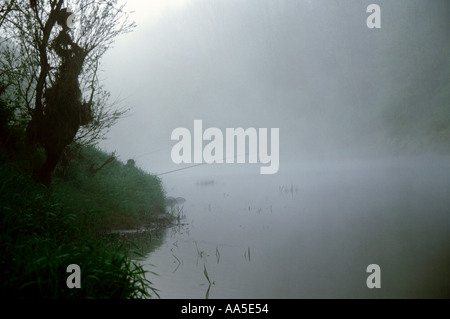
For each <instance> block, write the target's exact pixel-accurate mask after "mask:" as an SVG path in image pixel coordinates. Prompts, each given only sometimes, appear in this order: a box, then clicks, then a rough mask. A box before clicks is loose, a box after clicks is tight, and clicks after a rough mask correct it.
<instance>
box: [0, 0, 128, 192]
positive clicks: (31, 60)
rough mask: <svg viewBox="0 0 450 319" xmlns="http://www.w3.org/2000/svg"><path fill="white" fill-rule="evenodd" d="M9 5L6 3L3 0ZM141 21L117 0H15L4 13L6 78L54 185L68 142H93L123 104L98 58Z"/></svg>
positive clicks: (41, 172)
mask: <svg viewBox="0 0 450 319" xmlns="http://www.w3.org/2000/svg"><path fill="white" fill-rule="evenodd" d="M2 7H3V5H2ZM134 27H135V24H134V23H133V22H131V21H130V20H129V13H128V12H126V11H125V10H124V5H123V4H119V3H118V0H111V1H102V0H66V1H64V0H10V1H8V2H7V3H6V4H5V5H4V10H2V15H1V25H0V41H1V46H2V56H1V60H0V63H1V71H0V76H1V81H2V83H3V85H4V86H6V87H7V92H8V94H9V95H10V96H11V98H12V99H14V100H15V101H17V105H18V106H17V109H16V114H18V115H20V116H21V118H22V119H25V121H26V122H27V129H26V135H27V141H28V143H29V145H39V146H41V147H43V148H44V149H45V153H46V159H45V162H44V164H43V165H42V166H40V167H38V168H36V170H35V171H34V174H33V176H34V178H35V179H36V180H37V181H39V182H41V183H43V184H46V185H48V184H49V183H50V176H51V173H52V171H53V170H54V168H55V166H56V164H57V163H58V161H59V160H60V158H61V156H62V154H63V152H64V149H65V148H66V146H67V145H69V144H70V143H72V142H74V141H77V142H79V143H83V144H89V143H94V142H95V141H98V140H99V139H100V138H102V137H103V136H104V134H105V133H106V132H107V129H108V128H110V127H111V126H112V125H113V124H114V123H115V122H116V121H117V120H118V119H119V118H120V117H121V116H122V115H123V114H124V113H125V112H126V110H125V109H123V108H119V107H117V103H116V102H112V103H111V102H110V94H109V92H107V91H106V90H105V89H104V88H103V86H102V85H101V84H100V82H99V78H98V71H99V63H100V60H101V58H102V56H103V55H104V54H105V52H106V51H107V50H108V49H109V48H110V47H111V46H112V44H113V41H114V39H115V38H116V37H117V36H118V35H120V34H122V33H127V32H130V31H131V30H132V29H133V28H134Z"/></svg>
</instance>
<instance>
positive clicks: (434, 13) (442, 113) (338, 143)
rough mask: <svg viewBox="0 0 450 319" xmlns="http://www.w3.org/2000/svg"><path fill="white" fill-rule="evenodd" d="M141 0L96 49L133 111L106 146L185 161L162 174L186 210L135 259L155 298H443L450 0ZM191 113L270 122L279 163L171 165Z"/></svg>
mask: <svg viewBox="0 0 450 319" xmlns="http://www.w3.org/2000/svg"><path fill="white" fill-rule="evenodd" d="M145 3H146V4H143V2H139V1H130V5H131V6H132V8H134V9H136V10H137V23H138V28H137V30H136V32H133V33H132V34H130V35H127V36H126V37H124V38H123V40H120V41H118V42H117V46H116V48H115V49H114V54H111V55H110V56H109V57H107V59H106V61H105V62H106V63H105V68H106V69H108V79H106V84H107V86H108V88H110V89H111V90H112V91H113V93H117V94H119V92H120V94H122V97H125V98H126V101H127V103H129V104H130V105H131V106H132V112H131V114H130V115H129V116H128V117H127V118H125V119H123V120H121V121H120V122H119V123H118V125H117V126H115V127H114V128H113V129H112V130H111V133H110V135H109V139H108V140H107V141H105V142H103V143H102V144H101V146H102V147H104V148H106V149H109V150H111V151H112V150H117V151H118V154H119V156H120V157H121V159H123V160H124V161H126V160H127V159H128V158H133V159H135V160H136V163H137V165H138V166H139V167H141V168H142V169H144V170H146V171H148V172H151V173H155V174H162V173H167V172H171V171H173V170H177V169H180V168H187V169H185V170H180V171H176V172H172V173H169V174H164V175H161V179H162V181H163V184H164V187H165V189H166V191H167V195H168V196H172V197H183V198H185V199H186V202H185V203H183V204H182V205H179V206H178V207H177V208H176V209H178V211H177V212H178V213H180V214H181V215H183V216H185V218H184V219H182V220H181V224H180V225H177V226H174V227H172V228H170V229H167V230H166V231H165V232H162V233H161V234H159V235H160V237H159V240H158V241H157V242H158V244H161V245H159V246H158V247H156V248H155V250H154V251H152V252H151V253H149V254H148V256H147V259H146V260H141V262H142V263H143V264H144V265H145V267H146V269H148V270H150V271H154V272H156V273H158V274H159V276H154V275H152V274H149V279H150V280H151V281H152V282H153V283H154V286H155V287H156V288H158V289H159V290H160V295H161V297H162V298H205V297H208V298H303V297H307V298H316V297H325V298H328V297H330V298H333V297H339V298H372V297H375V298H391V297H392V298H416V297H425V298H429V297H439V298H442V297H445V298H448V297H449V296H450V282H449V278H450V276H449V273H448V269H450V268H449V266H450V256H449V255H450V254H449V247H450V236H449V234H450V199H449V198H450V158H449V157H448V154H449V153H450V148H449V147H450V111H449V110H450V109H449V104H448V103H449V102H448V101H449V98H450V95H449V92H450V91H449V89H448V83H450V81H449V80H450V76H449V74H450V63H449V61H450V47H449V43H450V38H449V32H448V30H450V20H449V19H448V16H449V15H450V5H449V4H448V1H444V0H442V1H441V0H436V1H422V0H411V1H385V0H378V1H360V0H349V1H326V0H323V1H307V0H304V1H302V0H298V1H266V0H246V1H240V0H239V1H238V0H230V1H218V0H217V1H216V0H213V1H201V0H198V1H184V2H183V1H168V2H167V3H170V5H167V8H166V9H165V10H162V7H163V6H162V5H161V6H158V7H155V6H154V3H155V2H154V1H150V2H145ZM371 3H376V4H379V5H380V7H381V28H380V29H369V28H367V25H366V19H367V17H368V13H367V12H366V8H367V6H368V5H369V4H371ZM156 9H158V10H157V13H158V14H156V13H155V11H152V10H156ZM149 12H153V13H152V14H150V13H149ZM130 48H131V49H130ZM117 61H121V62H120V63H117ZM123 74H127V75H128V76H127V77H124V76H123ZM195 120H201V121H202V123H203V127H204V128H205V129H206V128H208V127H214V128H218V129H219V130H222V132H225V130H226V129H227V128H239V127H242V128H244V129H246V128H250V127H253V128H267V129H270V128H279V143H280V145H279V151H280V153H279V160H280V163H279V171H278V172H277V174H274V175H261V174H259V168H260V166H261V165H260V164H255V165H244V164H213V165H200V166H197V167H191V168H188V166H189V165H188V164H186V165H176V164H174V162H173V159H172V158H171V149H172V147H173V146H174V144H175V142H174V141H171V139H170V137H171V133H172V132H173V131H174V130H176V129H177V128H180V127H182V128H187V129H189V130H191V132H193V126H194V121H195ZM206 144H207V142H206V141H205V142H204V143H203V147H204V146H205V145H206ZM446 154H447V155H446ZM224 156H226V154H224ZM370 264H377V265H379V266H380V268H381V289H369V288H368V287H367V285H366V279H367V277H368V276H369V273H367V272H366V268H367V266H368V265H370ZM151 265H154V266H151Z"/></svg>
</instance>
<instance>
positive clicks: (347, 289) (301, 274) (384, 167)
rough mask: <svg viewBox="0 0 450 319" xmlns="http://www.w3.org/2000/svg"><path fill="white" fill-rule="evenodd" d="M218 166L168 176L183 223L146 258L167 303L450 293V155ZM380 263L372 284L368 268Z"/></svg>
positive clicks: (168, 231) (167, 233) (440, 295)
mask: <svg viewBox="0 0 450 319" xmlns="http://www.w3.org/2000/svg"><path fill="white" fill-rule="evenodd" d="M282 168H284V169H283V170H280V172H279V174H276V175H259V173H258V172H259V168H258V167H256V166H254V167H252V168H250V169H249V167H247V166H245V167H244V166H239V165H211V166H207V165H206V166H201V167H197V168H193V169H191V170H186V171H180V172H178V173H176V174H171V175H166V176H164V178H163V183H164V185H165V187H166V189H167V192H168V195H170V196H173V197H179V196H182V197H184V198H185V199H186V202H185V203H183V205H181V207H180V212H181V213H182V215H185V218H184V219H183V220H182V221H181V225H178V226H175V227H171V228H169V229H166V230H165V231H160V232H161V233H160V234H159V238H160V241H161V243H158V244H160V245H159V247H158V248H156V249H155V250H154V251H152V252H151V253H149V254H147V256H146V258H145V259H144V260H141V261H140V262H141V263H143V264H144V268H145V269H147V270H150V271H152V272H155V273H157V274H158V276H156V275H155V274H151V273H149V274H148V279H149V280H150V281H151V282H153V284H154V286H155V287H156V288H157V289H159V294H160V296H161V298H429V297H434V298H436V297H438V298H448V297H450V281H449V278H450V276H449V269H450V249H449V248H450V236H449V234H450V160H449V158H430V157H420V158H412V159H411V158H397V159H379V160H347V161H314V162H312V161H311V162H304V163H298V164H296V165H291V166H290V167H286V165H285V166H283V167H282ZM370 264H378V265H379V266H380V267H381V288H380V289H369V288H368V287H367V286H366V279H367V277H368V276H369V274H368V273H367V272H366V268H367V266H368V265H370Z"/></svg>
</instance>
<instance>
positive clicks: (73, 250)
mask: <svg viewBox="0 0 450 319" xmlns="http://www.w3.org/2000/svg"><path fill="white" fill-rule="evenodd" d="M82 156H83V158H81V159H79V160H77V161H74V162H73V163H72V164H71V167H70V170H69V172H70V173H69V177H68V178H66V179H62V178H59V179H58V178H56V179H55V180H54V183H53V185H52V190H51V191H50V190H48V189H46V188H44V187H42V186H39V185H37V184H35V183H34V182H33V181H32V180H30V179H29V178H28V177H27V176H25V175H23V174H22V173H20V172H18V171H16V170H15V168H13V167H12V166H11V165H10V164H8V163H7V162H6V161H5V160H4V159H3V158H2V159H0V256H1V257H0V258H1V259H0V285H1V292H0V294H1V297H3V298H97V299H102V298H145V297H150V292H151V291H153V292H155V290H154V288H153V287H152V284H151V283H150V282H149V281H148V280H147V279H145V274H144V270H143V268H142V267H141V266H140V265H138V264H136V263H134V262H133V261H131V259H130V258H129V257H128V256H127V253H126V252H125V251H122V250H120V249H118V248H117V244H116V243H111V242H109V241H108V240H106V238H105V239H103V238H102V236H101V233H102V231H104V230H105V229H106V226H105V224H108V223H110V224H111V225H113V224H114V223H116V224H117V225H116V226H118V225H119V224H120V221H121V220H125V221H127V222H130V223H137V222H138V221H141V222H142V221H143V220H145V221H149V220H151V219H152V218H153V219H154V218H155V216H163V215H162V213H163V212H164V202H165V197H164V193H163V190H162V188H161V185H160V182H159V180H158V179H157V178H156V177H153V176H150V175H148V174H145V172H143V171H141V170H139V169H137V168H135V167H127V166H126V165H124V164H122V163H120V162H118V161H114V162H112V163H111V164H109V165H108V166H107V167H105V168H103V169H102V170H100V171H98V172H97V173H96V174H95V175H90V174H89V173H88V170H86V166H87V165H90V164H91V162H88V161H95V160H97V161H101V160H102V157H104V156H107V155H106V154H104V153H101V152H99V151H97V150H95V149H90V150H85V153H84V154H83V155H82ZM96 157H97V158H96ZM88 163H89V164H88ZM94 164H95V163H94ZM108 216H116V217H110V220H108ZM131 221H132V222H131ZM111 225H110V226H111ZM122 226H123V227H127V225H122ZM70 264H77V265H79V266H80V268H81V288H79V289H77V288H73V289H69V288H68V287H67V285H66V279H67V277H68V276H69V275H70V273H67V272H66V269H67V266H68V265H70Z"/></svg>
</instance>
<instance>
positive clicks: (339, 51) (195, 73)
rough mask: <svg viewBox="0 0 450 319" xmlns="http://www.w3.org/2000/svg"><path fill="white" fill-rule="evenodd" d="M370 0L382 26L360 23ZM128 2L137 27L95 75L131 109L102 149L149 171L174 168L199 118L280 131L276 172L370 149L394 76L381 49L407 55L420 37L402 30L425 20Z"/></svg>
mask: <svg viewBox="0 0 450 319" xmlns="http://www.w3.org/2000/svg"><path fill="white" fill-rule="evenodd" d="M371 3H379V4H380V7H381V10H382V11H381V28H380V29H369V28H368V27H367V24H366V20H367V17H368V16H369V13H367V12H366V9H367V6H368V5H369V4H371ZM126 8H127V9H128V10H129V11H134V13H133V14H132V16H131V17H132V19H133V20H134V21H136V23H137V28H136V29H135V30H134V31H133V32H131V33H129V34H125V35H120V36H119V37H118V38H117V40H116V43H115V45H114V47H113V48H111V49H110V50H109V51H108V52H107V54H106V55H105V57H104V59H103V60H102V65H101V67H102V71H103V72H102V74H101V79H102V80H103V83H104V84H105V86H106V89H108V90H109V91H110V92H111V93H112V97H113V98H118V99H120V100H121V101H122V104H123V105H125V106H128V107H130V108H131V111H130V112H129V113H128V114H127V116H126V117H125V118H123V119H121V120H120V121H119V122H118V123H117V124H116V125H115V126H114V127H113V128H112V130H111V131H110V133H109V134H108V135H107V137H108V139H107V140H105V141H102V142H101V143H100V144H99V146H100V148H102V149H104V150H106V151H108V152H112V151H117V154H118V156H119V158H120V159H121V160H122V161H125V162H126V161H127V159H130V158H133V159H135V161H136V163H137V165H138V166H139V167H141V168H143V169H144V170H146V171H148V172H151V173H162V172H165V171H168V170H171V169H176V168H179V167H180V166H177V165H175V164H174V163H173V161H172V159H171V149H172V147H173V146H174V145H175V144H176V141H172V140H171V133H172V132H173V131H174V130H175V129H176V128H179V127H185V128H188V129H189V130H191V131H193V124H194V120H202V122H203V128H204V129H206V128H208V127H217V128H219V129H221V130H223V131H225V129H226V128H238V127H242V128H244V129H246V128H250V127H254V128H279V131H280V141H279V143H280V146H279V148H280V151H279V152H280V162H281V163H280V167H282V166H283V165H284V164H283V163H295V162H298V161H301V160H302V159H306V158H310V157H311V156H313V157H319V158H327V157H330V156H335V155H336V154H341V155H345V154H347V155H349V156H365V155H367V154H369V155H371V154H373V153H374V152H377V151H378V149H379V148H380V147H381V146H380V145H378V144H377V143H378V142H377V141H378V139H379V138H380V134H383V131H384V129H383V125H384V123H383V122H382V121H381V120H380V118H381V117H380V114H379V113H380V112H381V111H380V108H379V107H377V105H380V104H382V103H383V102H384V100H383V98H384V96H386V94H383V92H387V91H386V90H389V87H392V86H393V85H394V84H395V83H396V78H395V76H396V74H399V72H398V71H397V70H395V67H394V65H393V64H392V61H393V60H395V59H393V58H392V56H385V55H384V54H385V53H386V52H387V50H388V49H390V50H392V48H394V49H395V48H396V47H398V56H399V57H400V56H405V54H409V53H408V52H407V51H402V50H403V49H402V48H405V47H406V46H405V43H406V44H407V43H408V41H410V42H412V43H415V42H414V41H417V38H415V37H414V35H413V36H412V37H411V35H409V36H410V39H409V40H408V37H405V33H404V30H400V27H403V28H404V26H405V23H410V25H411V26H416V22H419V23H425V22H426V21H428V20H425V19H422V18H421V16H420V12H419V13H418V12H411V10H410V9H411V7H409V8H408V5H405V6H403V5H402V4H399V3H397V4H395V5H394V4H392V2H388V1H359V0H357V1H356V0H349V1H307V0H295V1H294V0H290V1H289V0H284V1H282V0H280V1H273V0H227V1H224V0H209V1H207V0H151V1H148V0H129V1H127V6H126ZM418 14H419V15H418ZM430 14H431V13H430ZM425 16H426V14H425ZM414 17H416V19H417V20H414ZM402 18H407V19H410V20H411V21H410V22H408V21H409V20H401V19H402ZM398 21H406V22H403V24H402V25H401V26H400V25H399V24H398ZM406 25H407V26H408V24H406ZM402 32H403V33H402ZM399 40H401V41H403V43H402V42H398V41H399ZM381 71H383V72H384V73H383V74H386V73H387V74H392V77H389V78H386V77H384V78H382V77H380V74H381V73H380V72H381ZM389 72H390V73H389Z"/></svg>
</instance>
